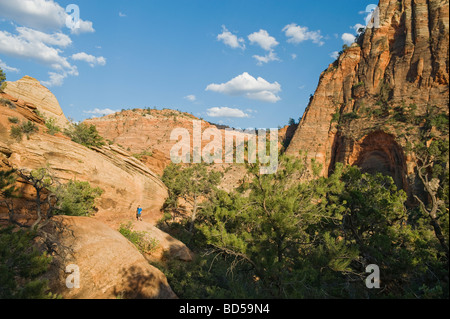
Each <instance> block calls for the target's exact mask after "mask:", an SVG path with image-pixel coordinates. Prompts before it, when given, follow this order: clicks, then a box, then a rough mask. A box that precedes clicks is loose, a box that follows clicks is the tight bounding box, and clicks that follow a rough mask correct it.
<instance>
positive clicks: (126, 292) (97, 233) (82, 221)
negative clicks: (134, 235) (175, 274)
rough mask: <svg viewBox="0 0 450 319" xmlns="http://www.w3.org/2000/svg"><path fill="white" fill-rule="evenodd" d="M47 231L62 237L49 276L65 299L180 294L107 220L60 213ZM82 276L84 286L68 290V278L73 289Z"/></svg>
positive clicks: (56, 236) (159, 297)
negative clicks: (101, 220)
mask: <svg viewBox="0 0 450 319" xmlns="http://www.w3.org/2000/svg"><path fill="white" fill-rule="evenodd" d="M44 229H45V231H46V232H48V233H50V234H52V235H54V236H55V238H56V240H57V241H56V242H55V243H54V244H55V245H53V247H54V253H53V259H52V264H51V267H50V270H49V271H48V272H47V273H46V274H45V278H46V279H48V280H49V286H50V288H51V291H52V292H53V293H57V294H60V295H61V296H62V297H63V298H65V299H116V298H125V299H147V298H152V299H173V298H176V295H175V293H174V292H173V291H172V289H171V288H170V286H169V284H168V283H167V279H166V277H165V276H164V274H163V273H162V272H161V271H160V270H158V269H157V268H155V267H153V266H151V265H150V264H149V263H148V261H147V260H146V259H145V258H144V257H143V256H142V254H141V253H140V252H139V251H138V250H137V249H136V247H134V245H133V244H132V243H130V242H129V241H128V240H127V239H126V238H125V237H123V236H122V235H121V234H120V233H119V232H118V231H115V230H113V229H111V228H110V227H108V226H106V225H105V224H103V223H101V222H99V221H96V220H94V219H92V218H88V217H62V216H58V217H54V218H53V221H52V222H51V223H49V224H48V225H47V226H46V227H45V228H44ZM68 266H69V267H68ZM74 266H76V267H77V268H76V271H77V273H75V272H74V271H75V268H74ZM67 267H68V268H67ZM66 271H68V272H67V273H66ZM71 275H73V276H74V277H69V276H71ZM77 275H79V287H78V288H77V287H71V288H68V287H67V285H66V281H68V282H69V287H70V284H75V276H77ZM68 278H69V280H68Z"/></svg>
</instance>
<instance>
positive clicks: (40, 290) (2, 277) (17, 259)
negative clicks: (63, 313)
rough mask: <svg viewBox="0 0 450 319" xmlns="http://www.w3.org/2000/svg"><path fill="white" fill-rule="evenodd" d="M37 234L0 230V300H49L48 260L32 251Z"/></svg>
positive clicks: (46, 255)
mask: <svg viewBox="0 0 450 319" xmlns="http://www.w3.org/2000/svg"><path fill="white" fill-rule="evenodd" d="M35 237H36V233H35V232H32V231H25V230H17V229H14V228H13V227H6V228H0V299H50V298H55V297H57V296H56V295H52V294H51V293H49V287H48V281H47V280H43V279H42V278H40V276H41V275H42V274H44V273H46V272H47V270H48V267H49V265H50V262H51V256H49V255H48V254H46V253H44V254H42V253H40V252H38V251H37V250H36V249H35V248H34V247H33V241H34V239H35Z"/></svg>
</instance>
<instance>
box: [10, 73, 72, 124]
mask: <svg viewBox="0 0 450 319" xmlns="http://www.w3.org/2000/svg"><path fill="white" fill-rule="evenodd" d="M5 93H7V94H9V95H10V96H12V97H13V98H15V99H18V100H22V101H26V102H27V103H28V104H29V105H28V106H29V107H30V108H35V109H37V110H38V111H39V112H41V113H42V114H43V115H44V116H45V117H46V118H54V119H55V120H56V123H57V124H58V125H59V126H60V127H65V126H66V125H67V123H68V120H67V118H66V117H65V115H64V113H63V111H62V109H61V107H60V105H59V103H58V100H57V99H56V97H55V96H54V95H53V93H52V92H50V90H49V89H47V88H46V87H44V86H42V85H41V84H40V83H39V81H38V80H36V79H34V78H32V77H30V76H24V77H23V78H22V79H20V80H18V81H16V82H7V86H6V89H5Z"/></svg>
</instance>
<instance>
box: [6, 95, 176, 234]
mask: <svg viewBox="0 0 450 319" xmlns="http://www.w3.org/2000/svg"><path fill="white" fill-rule="evenodd" d="M2 96H5V95H2ZM16 106H17V107H16V108H15V109H11V108H9V107H7V106H4V105H0V108H1V114H0V157H1V160H2V162H3V165H4V166H8V167H14V168H18V169H27V170H33V169H38V168H42V167H48V168H49V169H50V170H51V172H52V173H53V174H54V175H55V177H56V178H57V179H58V180H60V181H61V182H62V183H64V182H67V181H68V180H73V179H76V180H79V181H88V182H89V183H90V184H91V186H93V187H97V186H98V187H100V188H102V189H103V190H104V193H103V195H102V196H101V198H100V199H99V200H98V202H97V207H98V209H99V211H98V212H97V213H96V216H95V218H96V219H98V220H101V221H104V222H106V223H107V224H109V225H110V226H112V227H113V228H115V229H117V227H118V225H119V224H120V222H122V221H123V220H129V219H130V218H133V217H134V215H135V210H136V207H137V206H138V205H141V206H142V207H143V208H144V214H145V215H146V217H147V220H149V221H150V220H157V219H159V218H160V217H161V212H160V208H161V206H162V204H163V203H164V201H165V198H166V197H167V190H166V187H165V185H164V184H163V183H162V182H161V180H160V179H159V178H158V177H157V176H156V174H155V173H153V172H152V171H151V170H150V169H148V168H147V167H146V166H145V165H144V164H143V163H142V162H140V161H138V160H137V159H135V158H134V157H132V156H131V154H129V153H128V152H126V151H124V150H122V149H120V148H118V147H115V146H113V145H111V146H105V147H102V148H95V149H92V150H91V149H89V148H87V147H84V146H82V145H80V144H77V143H74V142H72V141H71V140H70V139H68V138H65V137H64V136H62V135H56V136H52V135H49V134H47V133H45V132H46V128H45V126H43V125H42V120H40V119H36V124H37V125H38V127H39V130H40V131H39V133H36V134H32V135H30V136H29V138H27V137H25V136H24V137H23V139H22V141H20V142H18V141H17V140H15V139H13V138H11V136H10V130H11V127H12V126H13V125H14V124H12V123H10V121H9V118H11V117H17V119H18V120H19V121H20V122H21V121H24V120H26V119H32V118H33V116H35V114H34V113H33V112H32V111H31V110H30V109H28V108H26V107H20V106H19V105H16ZM39 121H40V122H39ZM40 123H41V124H40Z"/></svg>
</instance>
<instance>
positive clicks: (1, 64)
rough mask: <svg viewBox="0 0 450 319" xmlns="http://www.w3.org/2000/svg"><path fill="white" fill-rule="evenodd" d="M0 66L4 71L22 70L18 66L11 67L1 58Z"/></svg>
mask: <svg viewBox="0 0 450 319" xmlns="http://www.w3.org/2000/svg"><path fill="white" fill-rule="evenodd" d="M0 68H1V69H2V70H3V71H6V72H16V73H17V72H20V70H19V69H17V68H13V67H11V66H9V65H7V64H6V63H5V62H3V61H2V60H0Z"/></svg>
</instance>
